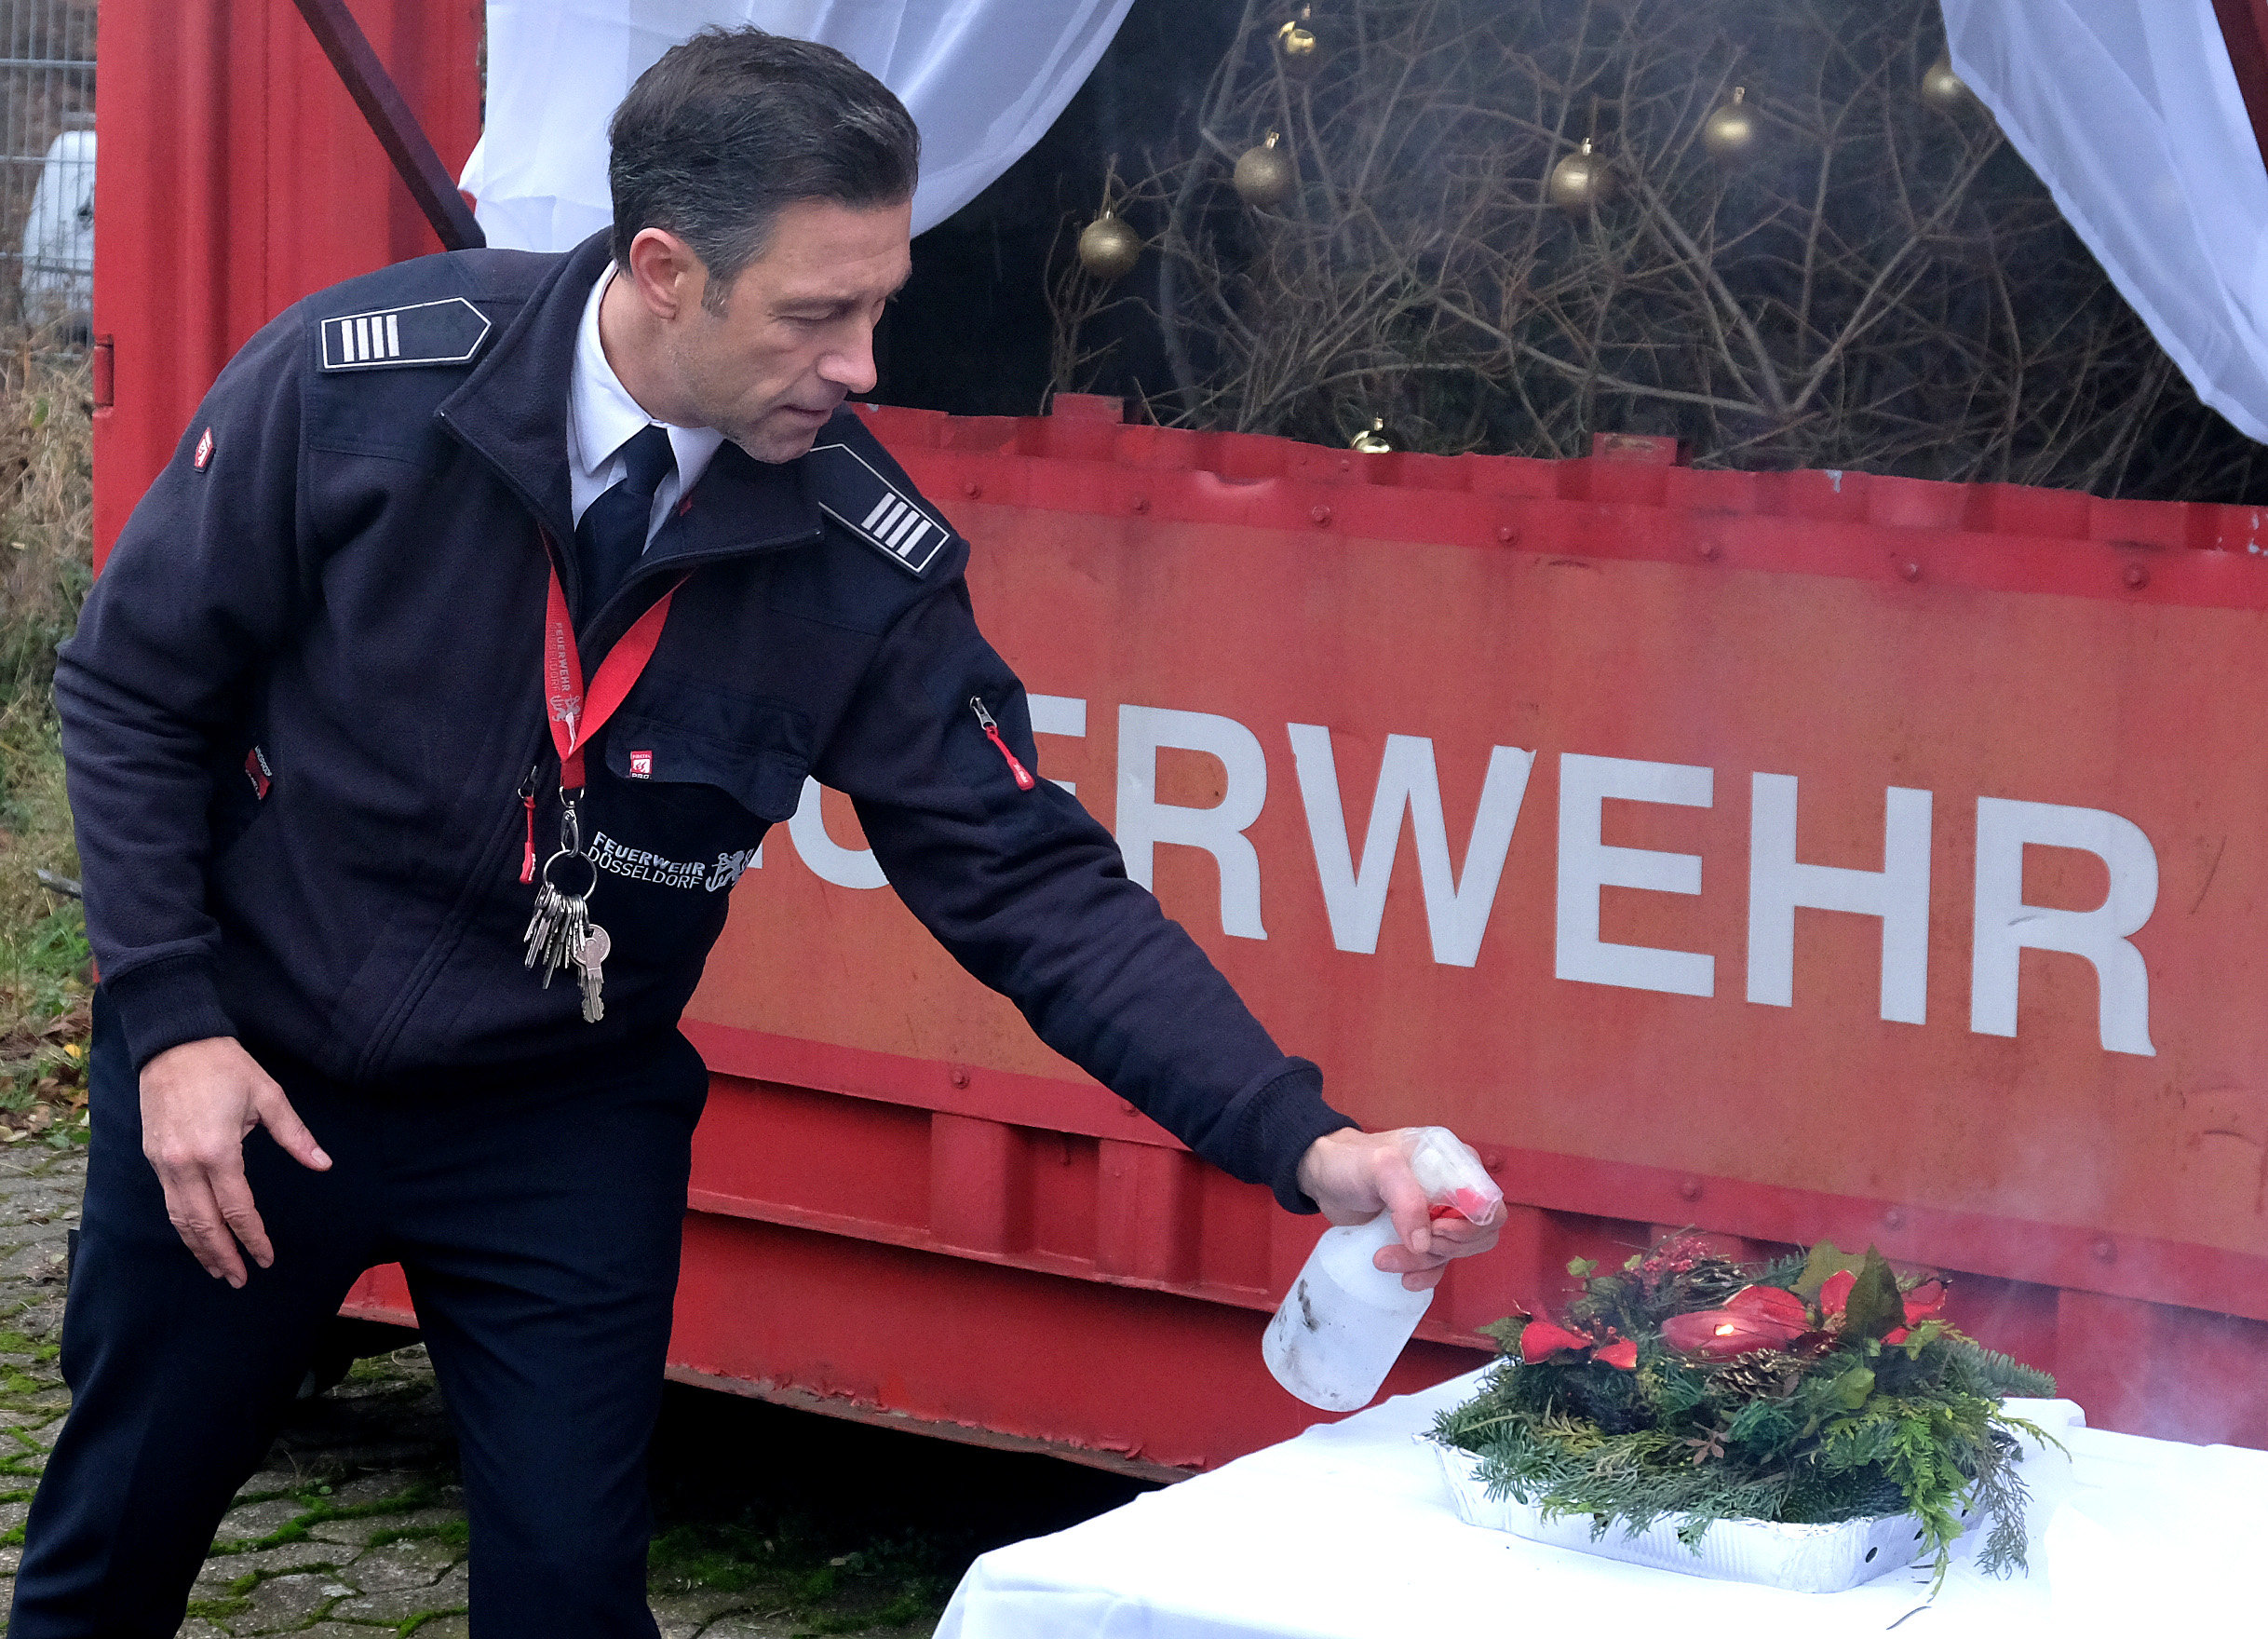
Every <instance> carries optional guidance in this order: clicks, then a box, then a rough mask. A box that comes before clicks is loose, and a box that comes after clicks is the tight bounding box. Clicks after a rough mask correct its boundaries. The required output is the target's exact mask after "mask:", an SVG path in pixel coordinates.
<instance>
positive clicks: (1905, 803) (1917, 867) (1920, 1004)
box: [1748, 774, 1929, 1024]
mask: <svg viewBox="0 0 2268 1639" xmlns="http://www.w3.org/2000/svg"><path fill="white" fill-rule="evenodd" d="M1749 791H1750V792H1751V797H1750V806H1749V810H1748V999H1749V1000H1750V1001H1752V1002H1762V1003H1765V1004H1767V1005H1768V1006H1772V1007H1778V1008H1786V1007H1792V1006H1793V1005H1794V1004H1795V914H1796V907H1797V906H1799V905H1801V906H1803V907H1805V908H1807V909H1810V910H1816V911H1848V912H1850V913H1852V914H1856V915H1861V916H1880V917H1881V918H1882V922H1883V982H1882V1016H1883V1018H1885V1019H1890V1020H1894V1021H1896V1022H1897V1023H1901V1024H1919V1023H1922V1022H1923V1016H1924V1011H1925V1009H1926V1008H1927V1005H1928V996H1929V792H1925V791H1911V790H1909V789H1907V788H1906V787H1904V786H1897V785H1894V786H1891V787H1889V788H1888V789H1887V790H1886V791H1885V792H1883V868H1882V869H1881V870H1880V871H1857V870H1849V869H1845V868H1844V867H1843V866H1840V865H1805V864H1802V863H1801V862H1799V861H1798V860H1797V859H1796V779H1795V776H1794V775H1792V774H1758V775H1753V776H1751V777H1750V780H1749Z"/></svg>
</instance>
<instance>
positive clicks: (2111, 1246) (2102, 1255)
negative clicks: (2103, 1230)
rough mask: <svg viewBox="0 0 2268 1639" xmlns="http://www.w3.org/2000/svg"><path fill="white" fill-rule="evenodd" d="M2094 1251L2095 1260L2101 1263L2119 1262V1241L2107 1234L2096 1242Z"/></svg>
mask: <svg viewBox="0 0 2268 1639" xmlns="http://www.w3.org/2000/svg"><path fill="white" fill-rule="evenodd" d="M2094 1252H2095V1261H2096V1262H2097V1263H2099V1264H2114V1263H2116V1262H2118V1243H2117V1242H2116V1241H2114V1240H2113V1239H2111V1238H2110V1237H2109V1236H2107V1235H2106V1236H2104V1237H2103V1238H2102V1239H2100V1240H2098V1241H2097V1242H2096V1243H2095V1246H2094Z"/></svg>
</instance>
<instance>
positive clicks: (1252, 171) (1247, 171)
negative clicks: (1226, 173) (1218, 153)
mask: <svg viewBox="0 0 2268 1639" xmlns="http://www.w3.org/2000/svg"><path fill="white" fill-rule="evenodd" d="M1232 180H1233V181H1234V182H1235V184H1236V196H1237V197H1238V198H1239V199H1242V200H1243V201H1244V202H1245V203H1246V204H1247V205H1252V206H1260V207H1266V206H1269V205H1275V204H1277V203H1279V202H1281V201H1282V200H1283V199H1284V198H1286V197H1287V196H1289V194H1290V192H1291V190H1292V189H1293V188H1294V187H1297V186H1298V185H1299V180H1300V173H1299V170H1298V169H1297V168H1296V167H1294V166H1293V165H1292V163H1291V156H1290V155H1289V154H1287V153H1285V152H1284V150H1283V149H1281V148H1279V147H1277V146H1276V133H1275V132H1274V131H1270V132H1269V133H1268V140H1267V141H1266V142H1262V143H1261V145H1260V146H1259V147H1257V148H1247V149H1246V150H1245V151H1244V152H1243V153H1242V154H1241V155H1239V156H1237V159H1236V174H1235V177H1234V178H1233V179H1232Z"/></svg>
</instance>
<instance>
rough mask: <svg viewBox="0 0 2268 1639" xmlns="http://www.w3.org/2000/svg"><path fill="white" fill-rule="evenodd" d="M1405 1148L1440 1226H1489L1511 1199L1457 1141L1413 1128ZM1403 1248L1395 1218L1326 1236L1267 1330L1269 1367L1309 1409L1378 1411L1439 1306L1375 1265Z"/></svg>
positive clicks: (1445, 1132)
mask: <svg viewBox="0 0 2268 1639" xmlns="http://www.w3.org/2000/svg"><path fill="white" fill-rule="evenodd" d="M1401 1140H1402V1148H1403V1152H1404V1153H1405V1154H1406V1155H1407V1156H1408V1157H1409V1158H1410V1170H1411V1172H1414V1173H1415V1174H1417V1181H1418V1187H1419V1188H1421V1189H1423V1190H1424V1192H1425V1199H1426V1201H1427V1203H1428V1204H1429V1205H1430V1206H1431V1207H1432V1209H1433V1215H1434V1217H1435V1218H1436V1219H1439V1218H1441V1217H1443V1216H1444V1215H1446V1214H1448V1213H1450V1212H1458V1213H1462V1214H1463V1215H1464V1216H1465V1217H1466V1218H1467V1219H1469V1220H1471V1221H1472V1222H1473V1223H1476V1224H1480V1223H1485V1222H1487V1221H1488V1219H1489V1218H1490V1217H1491V1216H1492V1215H1493V1214H1494V1212H1495V1211H1496V1209H1497V1207H1498V1205H1499V1204H1501V1203H1502V1202H1503V1200H1504V1198H1505V1192H1504V1191H1503V1190H1501V1189H1499V1188H1498V1187H1497V1186H1496V1182H1495V1180H1493V1179H1492V1178H1491V1177H1490V1176H1489V1174H1488V1170H1487V1169H1486V1168H1484V1167H1482V1166H1481V1164H1480V1158H1479V1157H1478V1155H1476V1154H1475V1153H1474V1152H1473V1150H1472V1147H1471V1146H1470V1145H1466V1144H1465V1143H1463V1142H1461V1141H1460V1140H1459V1139H1458V1137H1457V1135H1456V1134H1455V1133H1453V1132H1451V1131H1450V1130H1449V1129H1448V1128H1446V1127H1412V1128H1410V1129H1408V1130H1406V1131H1404V1132H1403V1133H1402V1134H1401ZM1398 1239H1401V1237H1400V1236H1399V1234H1397V1231H1396V1230H1395V1227H1394V1217H1393V1214H1392V1213H1390V1212H1380V1213H1379V1214H1378V1215H1377V1216H1376V1217H1374V1218H1371V1219H1370V1221H1369V1222H1367V1223H1362V1224H1348V1225H1343V1226H1339V1227H1337V1228H1333V1229H1326V1230H1325V1231H1324V1232H1323V1239H1320V1240H1318V1241H1316V1249H1315V1251H1313V1252H1312V1253H1308V1254H1307V1262H1306V1265H1305V1266H1304V1267H1303V1268H1302V1269H1301V1270H1300V1274H1299V1279H1298V1280H1294V1281H1293V1282H1292V1283H1291V1290H1290V1291H1289V1293H1287V1294H1285V1296H1284V1301H1283V1304H1282V1307H1279V1308H1277V1310H1276V1318H1275V1319H1274V1320H1272V1321H1269V1322H1268V1330H1267V1333H1266V1334H1265V1335H1263V1336H1262V1339H1261V1344H1260V1354H1261V1358H1262V1360H1264V1361H1267V1363H1268V1370H1269V1371H1270V1372H1271V1373H1272V1374H1274V1375H1275V1377H1276V1381H1277V1382H1278V1383H1281V1384H1282V1385H1283V1386H1284V1388H1286V1389H1288V1390H1289V1391H1290V1392H1291V1393H1292V1394H1295V1395H1297V1396H1298V1397H1299V1398H1300V1399H1302V1400H1303V1401H1305V1402H1307V1403H1308V1404H1309V1405H1312V1406H1318V1407H1320V1408H1321V1409H1323V1410H1324V1411H1329V1412H1351V1411H1354V1410H1355V1409H1356V1408H1357V1407H1359V1406H1366V1405H1368V1404H1370V1401H1371V1399H1372V1398H1373V1397H1374V1396H1375V1395H1376V1394H1377V1393H1378V1386H1379V1385H1380V1384H1382V1383H1384V1381H1385V1380H1386V1373H1387V1372H1388V1371H1389V1370H1391V1369H1392V1367H1393V1365H1394V1362H1395V1361H1397V1359H1399V1358H1400V1356H1401V1352H1402V1346H1403V1345H1404V1344H1406V1343H1408V1342H1409V1341H1410V1334H1411V1333H1412V1332H1414V1331H1416V1330H1417V1323H1418V1321H1419V1319H1420V1317H1422V1316H1423V1315H1424V1313H1425V1310H1426V1307H1427V1306H1428V1305H1430V1304H1431V1303H1432V1302H1433V1292H1432V1290H1431V1289H1430V1288H1428V1289H1427V1290H1425V1291H1424V1292H1411V1291H1410V1290H1409V1289H1408V1288H1407V1287H1405V1286H1403V1284H1402V1278H1401V1277H1400V1276H1399V1275H1396V1274H1390V1273H1388V1272H1387V1271H1386V1270H1384V1269H1381V1268H1380V1267H1378V1266H1377V1265H1376V1264H1374V1263H1372V1262H1371V1259H1372V1258H1373V1257H1374V1256H1375V1255H1376V1254H1377V1253H1379V1251H1380V1250H1381V1249H1383V1248H1384V1247H1388V1246H1391V1245H1393V1244H1394V1243H1395V1242H1396V1241H1397V1240H1398Z"/></svg>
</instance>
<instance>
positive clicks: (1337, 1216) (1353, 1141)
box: [1300, 1127, 1506, 1292]
mask: <svg viewBox="0 0 2268 1639" xmlns="http://www.w3.org/2000/svg"><path fill="white" fill-rule="evenodd" d="M1300 1187H1301V1188H1302V1189H1303V1190H1304V1191H1306V1193H1307V1196H1308V1199H1311V1200H1313V1201H1314V1202H1315V1203H1316V1205H1317V1206H1318V1207H1321V1208H1322V1209H1323V1215H1324V1216H1325V1217H1326V1218H1329V1219H1330V1221H1331V1222H1332V1223H1333V1224H1360V1223H1363V1222H1365V1221H1367V1220H1368V1219H1370V1218H1372V1217H1375V1216H1376V1215H1377V1214H1378V1213H1379V1212H1391V1213H1393V1214H1394V1227H1395V1228H1396V1229H1397V1231H1399V1232H1400V1235H1401V1238H1402V1239H1401V1244H1400V1245H1398V1246H1387V1247H1382V1248H1380V1249H1379V1253H1378V1255H1377V1257H1376V1258H1374V1259H1373V1260H1372V1262H1374V1263H1375V1264H1376V1265H1377V1266H1378V1267H1380V1268H1381V1269H1384V1270H1385V1271H1386V1272H1387V1273H1389V1274H1396V1275H1399V1276H1400V1277H1401V1278H1402V1284H1403V1285H1404V1286H1406V1287H1408V1288H1409V1289H1410V1290H1411V1291H1412V1292H1423V1291H1424V1290H1425V1289H1426V1288H1427V1287H1429V1286H1438V1285H1439V1284H1440V1281H1441V1272H1442V1270H1443V1268H1444V1267H1446V1266H1447V1265H1448V1263H1449V1261H1450V1260H1451V1258H1469V1257H1471V1256H1472V1255H1473V1254H1474V1253H1483V1252H1487V1251H1488V1250H1489V1249H1490V1248H1491V1247H1492V1246H1494V1245H1495V1244H1496V1232H1497V1231H1498V1230H1499V1229H1501V1228H1503V1227H1504V1224H1505V1216H1506V1214H1505V1209H1504V1208H1503V1206H1502V1205H1499V1206H1498V1207H1497V1209H1496V1211H1495V1212H1493V1213H1492V1214H1491V1216H1490V1218H1489V1221H1488V1222H1487V1223H1485V1224H1474V1223H1470V1222H1468V1221H1467V1220H1466V1219H1465V1218H1464V1217H1463V1216H1462V1215H1460V1214H1457V1213H1453V1212H1452V1213H1451V1214H1450V1215H1449V1216H1447V1217H1444V1218H1442V1219H1441V1220H1439V1221H1438V1222H1434V1221H1433V1220H1432V1218H1431V1210H1430V1209H1429V1208H1428V1207H1427V1205H1426V1202H1425V1191H1424V1189H1423V1188H1421V1187H1420V1186H1419V1185H1418V1181H1417V1178H1416V1175H1415V1174H1414V1173H1412V1172H1411V1171H1410V1161H1409V1158H1408V1157H1406V1156H1405V1155H1403V1153H1402V1135H1401V1131H1399V1130H1397V1131H1391V1132H1357V1131H1355V1130H1354V1129H1353V1128H1351V1127H1348V1128H1343V1129H1341V1130H1340V1131H1337V1132H1329V1133H1326V1134H1324V1135H1323V1136H1322V1137H1321V1138H1318V1139H1316V1141H1315V1143H1313V1144H1311V1145H1308V1146H1307V1153H1306V1154H1305V1155H1304V1156H1302V1157H1301V1158H1300Z"/></svg>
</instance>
